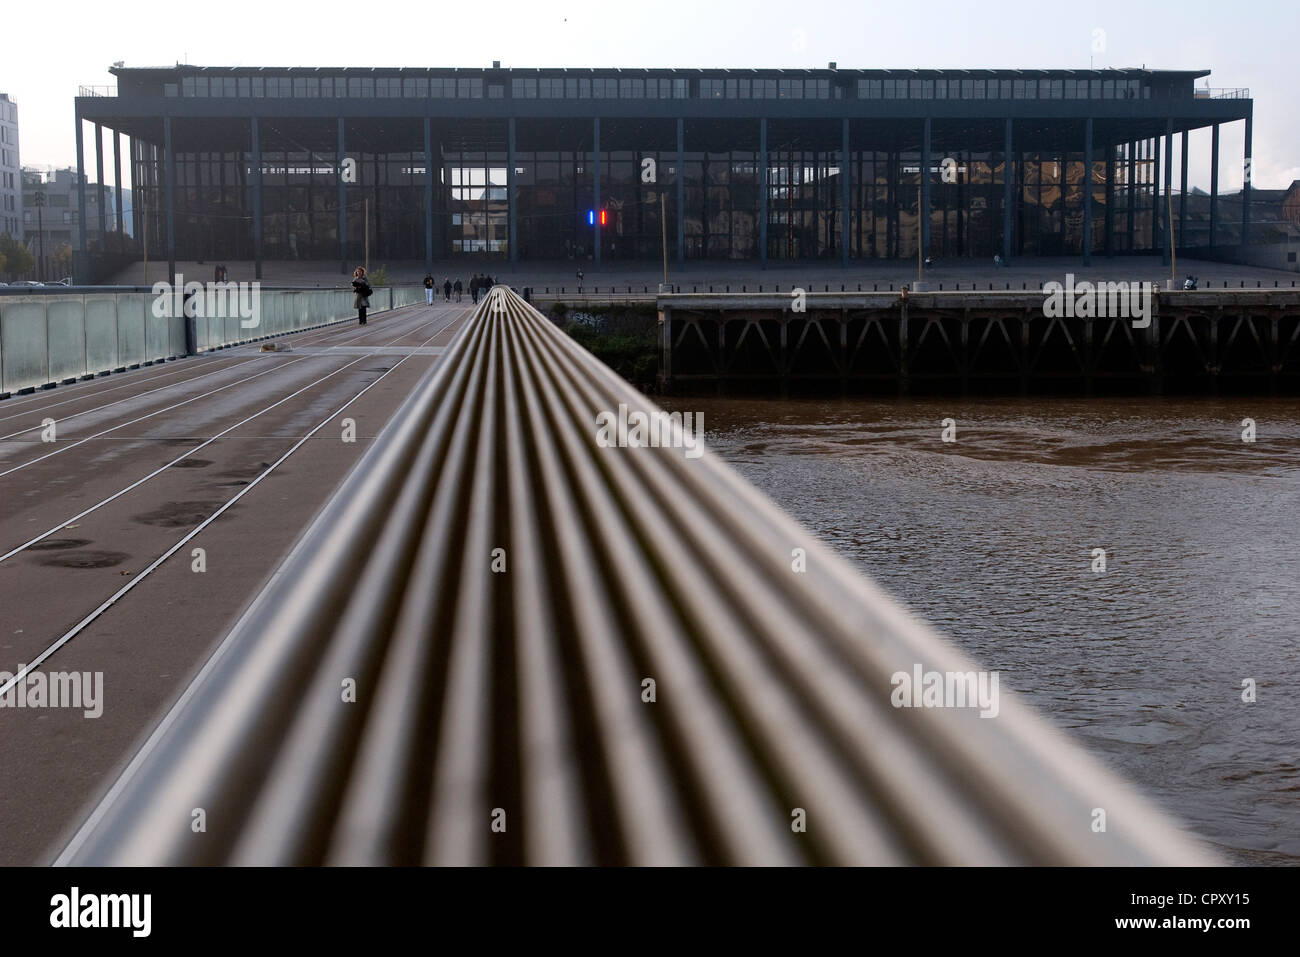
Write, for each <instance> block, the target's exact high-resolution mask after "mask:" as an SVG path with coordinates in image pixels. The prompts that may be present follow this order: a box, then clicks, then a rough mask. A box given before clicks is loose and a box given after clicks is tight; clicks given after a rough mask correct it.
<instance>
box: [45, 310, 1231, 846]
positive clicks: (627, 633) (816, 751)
mask: <svg viewBox="0 0 1300 957" xmlns="http://www.w3.org/2000/svg"><path fill="white" fill-rule="evenodd" d="M620 405H622V406H625V407H626V409H627V411H628V416H629V419H631V418H632V413H634V412H644V413H647V414H650V413H655V412H656V411H658V410H657V409H656V408H655V407H654V406H653V405H652V403H650V402H649V401H648V400H647V399H646V398H645V397H644V396H642V395H641V394H640V393H638V392H636V391H635V390H633V389H632V388H631V387H630V386H629V385H627V384H626V383H625V382H623V381H622V380H621V379H619V378H618V377H617V376H615V375H614V374H613V373H612V372H611V371H610V370H609V369H607V368H606V367H605V366H603V365H602V364H601V363H599V362H598V361H596V360H595V359H594V358H593V357H592V356H591V355H590V354H588V353H587V352H585V351H584V350H583V349H581V348H580V347H578V346H577V345H576V344H575V343H573V342H572V341H571V340H569V339H568V338H567V337H566V336H565V335H563V334H562V333H561V332H560V331H558V330H557V329H556V328H555V327H554V326H553V324H552V323H551V322H550V321H549V320H547V319H546V318H545V317H544V316H542V315H541V314H540V313H538V312H536V311H535V310H533V309H532V308H531V307H529V306H528V305H527V304H525V303H524V302H523V301H522V300H521V299H520V298H519V297H518V296H516V295H514V294H513V293H512V292H511V291H510V290H508V289H507V288H505V287H503V286H497V287H496V288H494V289H493V290H492V291H491V293H490V294H489V295H488V296H487V298H486V299H485V300H484V302H483V303H482V304H480V306H479V308H478V309H477V310H476V312H475V313H474V315H473V316H472V317H471V319H470V320H469V321H468V322H467V323H466V325H465V326H464V328H463V329H462V331H461V332H460V333H459V335H458V336H457V338H456V339H455V341H454V342H453V343H452V344H451V345H450V346H449V347H448V349H447V350H446V352H445V353H444V354H443V356H442V359H441V362H440V363H439V365H438V366H437V367H436V368H435V369H434V370H433V371H432V372H431V373H430V375H429V376H428V377H427V378H426V379H425V380H423V381H422V382H421V384H420V385H419V386H418V387H417V389H416V390H415V392H414V393H413V394H412V395H411V396H410V397H409V398H408V400H407V401H406V402H405V404H404V405H403V406H402V407H401V409H400V410H399V412H398V413H397V414H396V415H395V417H394V418H393V420H392V421H391V422H390V424H389V425H388V426H387V427H386V428H385V429H384V431H383V432H382V434H381V435H380V436H378V437H377V439H376V440H375V442H374V444H373V446H372V447H371V448H370V449H369V450H368V451H367V453H366V454H365V456H364V457H363V458H362V460H361V461H360V462H359V463H358V464H357V466H356V467H355V468H354V469H353V471H352V472H351V473H350V475H349V476H348V478H347V479H346V480H345V482H344V484H343V485H342V486H341V488H340V489H339V491H338V492H337V494H336V495H334V496H333V498H332V499H331V501H330V502H329V504H328V505H327V506H326V508H325V509H324V510H323V511H322V512H321V514H320V515H319V516H318V518H317V519H316V520H315V521H314V522H313V524H312V525H311V526H310V528H309V529H308V531H307V532H306V533H305V534H304V536H303V537H302V539H301V540H300V541H299V543H298V544H297V546H296V547H295V548H294V550H293V551H292V553H291V554H290V555H289V556H288V558H287V559H286V560H285V561H284V563H283V564H282V566H281V567H280V569H279V570H278V571H277V573H276V574H275V575H274V576H273V578H272V579H271V581H270V582H269V583H268V585H267V586H266V587H265V589H264V590H263V591H262V592H261V594H260V595H259V596H258V597H257V598H256V600H255V601H254V602H253V604H252V605H251V606H250V607H249V609H248V610H247V612H246V613H245V614H244V615H243V616H242V618H241V619H240V620H239V621H238V622H237V623H236V624H235V626H234V628H233V629H232V631H231V632H230V634H229V635H228V636H227V637H226V639H225V640H224V642H223V643H222V645H221V646H220V648H219V650H218V651H217V652H215V653H214V655H213V657H212V658H211V660H210V661H209V662H208V663H207V664H206V665H205V667H204V668H203V669H202V671H201V673H200V674H199V675H198V677H197V678H196V679H195V681H194V682H193V683H192V685H191V686H190V687H189V688H188V689H187V690H186V691H185V693H184V694H183V696H182V697H181V699H180V700H179V701H178V702H177V703H176V705H175V706H174V707H173V708H172V709H171V711H170V712H169V713H168V714H167V716H166V718H165V719H164V720H163V722H162V723H161V725H160V726H159V727H158V728H157V730H156V731H155V732H154V733H153V735H152V736H151V737H150V738H149V740H148V741H147V743H146V744H145V745H144V747H143V748H142V749H141V751H140V752H139V753H138V754H137V755H136V756H135V758H134V759H133V760H132V761H131V763H130V765H129V766H128V767H127V769H126V770H125V771H124V772H123V774H122V775H121V777H120V778H119V780H118V781H117V782H116V783H115V784H114V785H113V787H112V788H111V790H110V791H109V792H108V794H107V795H106V796H105V797H104V798H103V800H102V801H101V802H100V803H99V804H98V806H97V807H96V808H95V809H94V811H93V812H92V813H91V814H90V816H89V818H88V819H87V821H86V822H85V823H84V825H83V826H82V827H81V829H80V830H79V831H78V832H77V833H76V835H75V836H74V837H73V838H72V840H71V842H70V843H69V844H67V846H66V847H65V848H64V849H63V851H62V853H61V854H60V855H59V857H58V861H57V862H58V863H61V864H215V863H234V864H388V863H403V864H405V863H421V862H423V863H430V864H492V863H530V864H584V863H634V864H690V863H699V862H706V863H741V864H797V863H836V864H908V863H936V864H1194V863H1205V862H1208V861H1210V860H1211V858H1210V857H1209V856H1208V855H1207V854H1206V853H1205V852H1204V851H1203V850H1202V849H1200V848H1199V846H1198V845H1196V844H1195V843H1194V842H1193V841H1192V840H1190V839H1189V838H1187V837H1186V836H1185V835H1184V834H1183V833H1182V831H1181V829H1180V828H1178V827H1177V826H1176V825H1175V824H1173V823H1172V822H1171V821H1169V820H1168V819H1166V818H1165V817H1164V816H1163V814H1161V813H1160V812H1158V811H1157V810H1155V809H1154V808H1153V807H1151V806H1150V805H1148V804H1147V803H1146V801H1145V800H1143V799H1142V798H1140V797H1138V796H1136V795H1135V794H1134V793H1133V792H1132V791H1130V789H1129V788H1128V786H1127V785H1125V784H1124V783H1122V782H1121V781H1120V780H1118V779H1117V778H1116V777H1115V776H1114V775H1112V774H1111V773H1109V772H1108V771H1106V770H1105V769H1103V768H1102V767H1101V766H1100V765H1099V764H1098V762H1097V761H1095V760H1093V759H1092V758H1091V757H1089V756H1088V755H1086V754H1085V753H1084V752H1083V750H1082V749H1081V748H1079V747H1078V746H1076V745H1075V744H1073V743H1072V742H1070V741H1069V740H1067V739H1066V738H1065V737H1064V736H1063V735H1062V734H1061V733H1060V732H1058V731H1057V730H1054V729H1053V728H1052V727H1050V726H1049V724H1048V723H1047V722H1046V721H1045V720H1044V719H1043V718H1041V717H1039V716H1038V715H1037V714H1036V713H1034V712H1033V711H1031V710H1030V708H1029V707H1027V706H1026V705H1024V704H1023V703H1021V702H1020V701H1019V700H1017V699H1016V698H1015V696H1014V695H1012V694H1009V693H1006V692H1003V693H1002V694H1001V695H1000V700H999V701H998V708H997V715H996V716H995V717H987V718H985V717H980V714H979V712H978V711H977V710H976V709H974V708H970V707H948V708H911V707H894V706H893V705H892V703H891V694H892V693H893V691H894V684H893V682H892V676H893V675H894V674H895V673H897V672H906V673H909V674H910V673H912V672H913V669H914V667H915V666H918V665H919V666H921V667H922V668H923V669H924V670H925V671H931V670H933V671H936V672H941V673H942V672H953V673H966V672H972V673H973V672H976V671H977V670H978V669H977V667H976V665H975V664H974V663H972V662H971V661H970V660H969V659H968V658H966V657H965V656H964V655H963V654H961V653H960V652H959V651H957V650H956V648H955V647H954V646H953V645H952V644H951V643H949V642H948V641H947V640H945V639H943V638H941V637H939V636H938V635H937V634H935V633H934V632H933V631H932V630H930V629H929V628H928V627H927V626H925V625H924V624H922V623H921V622H919V621H918V620H916V619H915V618H914V617H912V616H911V615H910V614H908V613H907V612H905V611H904V610H903V609H902V608H901V607H900V606H899V605H898V604H897V603H896V602H895V601H894V600H893V599H892V598H890V597H889V596H888V595H887V594H885V593H884V592H883V591H882V590H881V589H880V588H878V587H877V586H876V585H875V584H873V583H872V582H871V581H870V580H868V579H867V578H866V577H865V576H864V575H863V574H862V573H861V572H859V571H858V570H856V569H855V568H854V567H853V566H851V565H850V564H849V563H848V562H847V561H845V560H844V559H843V558H841V557H839V556H838V555H837V554H836V553H835V552H833V551H831V550H830V549H829V548H827V547H825V546H823V545H822V544H820V543H819V542H817V540H816V539H815V538H814V537H813V536H812V534H811V533H809V532H808V531H807V530H806V529H804V528H802V527H801V526H800V525H798V524H797V523H795V522H794V521H793V520H792V519H790V518H789V517H788V516H787V515H785V514H784V513H783V512H782V511H781V510H780V509H778V508H777V507H776V506H775V505H773V504H772V502H770V501H769V500H768V499H767V498H765V497H764V496H763V495H762V494H760V493H759V492H758V491H757V490H755V489H754V488H753V487H752V486H751V485H749V484H748V483H747V482H745V481H744V480H743V479H742V478H740V477H739V476H738V475H737V473H736V472H734V471H733V470H732V469H731V468H730V467H729V466H727V465H726V464H724V463H723V462H722V461H721V460H720V459H719V458H718V457H717V456H715V455H714V454H712V453H711V452H709V451H707V450H706V451H704V453H703V455H701V456H699V457H692V456H688V455H687V454H686V450H685V449H684V448H682V447H672V445H673V442H674V441H679V442H684V441H685V439H684V437H683V434H682V432H683V430H681V429H676V428H675V425H674V426H672V427H670V428H669V429H668V430H667V432H665V436H666V438H667V439H668V440H669V441H668V442H667V444H666V445H661V446H660V447H654V448H638V447H618V446H617V445H614V446H613V447H603V446H602V444H601V443H599V442H598V441H597V416H598V415H599V414H600V413H613V414H615V415H617V414H618V411H619V407H620ZM692 455H693V453H692ZM797 550H802V551H797ZM800 568H802V569H803V570H798V569H800ZM650 682H653V684H651V683H650ZM351 687H355V700H354V701H353V700H348V698H349V697H350V696H349V693H348V689H349V688H351ZM650 699H653V700H650ZM1102 814H1104V821H1105V829H1104V831H1101V830H1097V829H1096V828H1097V827H1098V822H1099V821H1100V820H1101V816H1100V815H1102ZM199 822H202V824H203V829H202V830H200V829H199Z"/></svg>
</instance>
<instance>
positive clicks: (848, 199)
mask: <svg viewBox="0 0 1300 957" xmlns="http://www.w3.org/2000/svg"><path fill="white" fill-rule="evenodd" d="M840 123H841V129H840V140H841V143H840V210H841V213H840V215H841V216H842V217H843V221H842V222H841V223H840V265H842V266H844V268H846V269H847V268H848V265H849V237H850V231H849V225H850V223H851V222H852V221H853V183H852V181H851V179H850V177H851V176H852V172H851V171H852V169H853V162H852V159H853V154H852V153H851V152H850V151H849V118H848V117H847V116H846V117H845V118H844V119H843V120H841V121H840Z"/></svg>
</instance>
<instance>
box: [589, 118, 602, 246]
mask: <svg viewBox="0 0 1300 957" xmlns="http://www.w3.org/2000/svg"><path fill="white" fill-rule="evenodd" d="M591 138H592V141H593V146H592V156H593V157H594V158H595V163H594V164H593V165H592V175H591V181H592V183H593V188H594V191H595V197H596V198H595V203H594V206H595V208H594V209H593V210H592V213H593V220H594V222H593V224H592V229H594V230H595V232H594V233H593V235H594V236H595V238H596V244H595V245H596V256H595V259H594V260H593V261H594V262H595V264H596V265H597V266H599V265H600V244H601V235H600V117H599V116H596V117H592V120H591Z"/></svg>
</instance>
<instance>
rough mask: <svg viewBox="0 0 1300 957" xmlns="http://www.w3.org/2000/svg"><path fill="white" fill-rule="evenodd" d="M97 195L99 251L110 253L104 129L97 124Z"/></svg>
mask: <svg viewBox="0 0 1300 957" xmlns="http://www.w3.org/2000/svg"><path fill="white" fill-rule="evenodd" d="M95 180H96V182H95V195H96V196H97V197H98V199H99V209H98V210H96V218H97V219H98V220H99V223H98V225H99V251H100V252H101V253H106V252H108V202H107V200H108V195H107V194H106V193H105V192H104V127H102V126H101V125H100V124H98V123H96V124H95Z"/></svg>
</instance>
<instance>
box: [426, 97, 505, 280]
mask: <svg viewBox="0 0 1300 957" xmlns="http://www.w3.org/2000/svg"><path fill="white" fill-rule="evenodd" d="M514 130H515V121H514V120H511V121H510V133H511V136H512V137H513V135H514ZM513 202H514V198H513V196H512V197H511V203H512V204H513ZM512 208H513V207H512ZM513 247H514V239H513V237H512V238H511V252H512V254H513ZM424 271H425V272H426V273H428V274H429V275H430V276H432V275H433V120H432V119H430V118H429V117H427V116H426V117H425V118H424Z"/></svg>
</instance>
